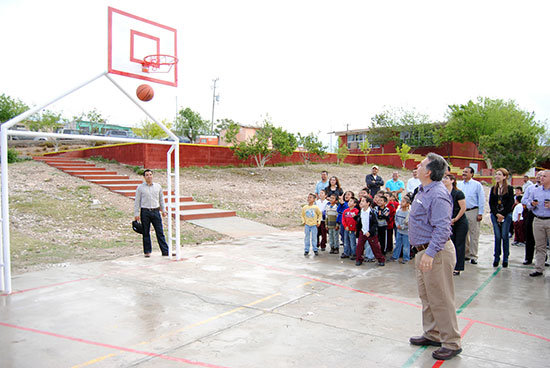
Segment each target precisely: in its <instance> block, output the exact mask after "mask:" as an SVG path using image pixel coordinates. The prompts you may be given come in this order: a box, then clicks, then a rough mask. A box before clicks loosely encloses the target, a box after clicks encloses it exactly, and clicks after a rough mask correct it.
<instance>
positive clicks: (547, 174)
mask: <svg viewBox="0 0 550 368" xmlns="http://www.w3.org/2000/svg"><path fill="white" fill-rule="evenodd" d="M537 176H538V175H537ZM532 188H533V189H532V190H528V191H527V194H526V195H525V196H524V197H523V199H522V201H521V203H523V204H525V205H526V206H527V208H528V209H530V210H531V211H533V215H534V216H535V218H534V219H533V235H534V236H535V272H532V273H530V274H529V276H532V277H536V276H542V275H543V273H544V262H545V260H546V244H547V243H548V241H549V240H550V235H549V234H550V171H548V170H545V171H543V172H542V173H541V174H540V185H539V186H537V187H532Z"/></svg>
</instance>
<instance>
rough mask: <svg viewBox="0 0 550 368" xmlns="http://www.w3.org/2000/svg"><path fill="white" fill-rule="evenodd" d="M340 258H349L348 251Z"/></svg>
mask: <svg viewBox="0 0 550 368" xmlns="http://www.w3.org/2000/svg"><path fill="white" fill-rule="evenodd" d="M340 258H342V259H344V258H349V256H348V255H347V254H346V253H343V254H342V255H341V256H340Z"/></svg>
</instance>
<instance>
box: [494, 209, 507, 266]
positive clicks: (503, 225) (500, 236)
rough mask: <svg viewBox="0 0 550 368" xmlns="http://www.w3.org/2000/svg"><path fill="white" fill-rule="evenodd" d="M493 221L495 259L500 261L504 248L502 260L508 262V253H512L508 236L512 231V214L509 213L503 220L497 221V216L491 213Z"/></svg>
mask: <svg viewBox="0 0 550 368" xmlns="http://www.w3.org/2000/svg"><path fill="white" fill-rule="evenodd" d="M491 222H492V223H493V232H494V233H495V254H494V258H495V260H494V261H495V262H500V253H501V250H502V252H503V253H504V254H503V257H502V261H503V262H508V255H509V254H510V239H509V238H508V234H509V232H510V224H511V223H512V214H511V213H509V214H507V215H506V217H504V221H503V222H497V216H496V215H494V214H492V213H491ZM501 245H502V247H501Z"/></svg>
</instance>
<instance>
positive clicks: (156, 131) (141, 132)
mask: <svg viewBox="0 0 550 368" xmlns="http://www.w3.org/2000/svg"><path fill="white" fill-rule="evenodd" d="M162 123H163V124H164V125H165V126H166V127H167V128H168V129H170V128H171V126H172V124H171V123H170V122H168V121H167V120H163V121H162ZM132 132H133V133H134V134H135V135H136V136H137V137H142V138H145V139H161V138H166V137H168V134H167V133H166V132H165V131H164V130H163V129H162V128H161V127H160V126H159V125H158V124H157V123H155V122H154V121H150V120H149V119H144V120H142V121H140V123H139V126H138V127H137V128H132Z"/></svg>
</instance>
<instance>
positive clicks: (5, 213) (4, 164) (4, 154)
mask: <svg viewBox="0 0 550 368" xmlns="http://www.w3.org/2000/svg"><path fill="white" fill-rule="evenodd" d="M7 130H8V128H7V127H5V126H4V124H2V126H1V128H0V159H1V163H0V167H1V170H2V275H3V282H2V291H4V292H5V293H6V294H10V293H11V263H10V208H9V203H8V202H9V197H8V133H7Z"/></svg>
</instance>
